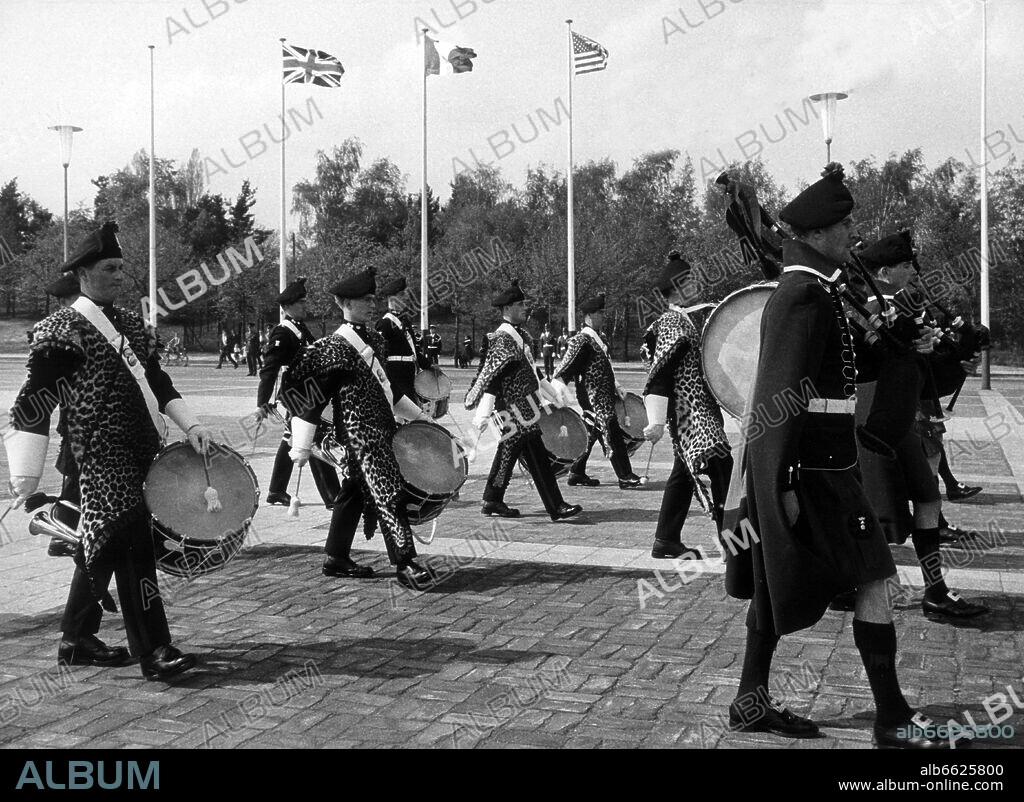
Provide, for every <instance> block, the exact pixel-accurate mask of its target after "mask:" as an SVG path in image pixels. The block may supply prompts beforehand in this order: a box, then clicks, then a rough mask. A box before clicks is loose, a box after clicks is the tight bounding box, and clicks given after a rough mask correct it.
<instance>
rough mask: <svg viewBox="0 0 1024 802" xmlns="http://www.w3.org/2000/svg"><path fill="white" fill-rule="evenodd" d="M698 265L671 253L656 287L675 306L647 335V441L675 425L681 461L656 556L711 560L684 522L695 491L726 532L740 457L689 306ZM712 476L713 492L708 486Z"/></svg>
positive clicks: (661, 520)
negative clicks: (685, 539)
mask: <svg viewBox="0 0 1024 802" xmlns="http://www.w3.org/2000/svg"><path fill="white" fill-rule="evenodd" d="M694 281H695V279H694V278H693V276H692V273H691V270H690V265H688V264H687V263H686V261H685V260H684V259H683V257H682V256H681V255H680V253H679V251H672V252H671V253H669V255H668V262H667V263H666V265H665V267H664V269H663V270H662V271H661V274H660V275H659V276H658V278H657V280H656V281H655V284H654V286H655V288H656V289H657V290H658V291H659V292H660V293H661V294H662V296H663V297H664V298H665V300H666V301H668V311H666V312H665V313H664V314H662V316H661V317H659V318H658V319H657V320H656V321H654V323H652V324H651V326H650V328H648V329H647V331H646V333H645V334H644V344H643V348H642V356H643V359H644V362H645V363H646V364H648V365H649V370H650V374H649V375H648V378H647V386H646V388H645V389H644V406H645V407H646V408H647V419H648V421H649V423H648V425H647V428H646V429H644V436H645V437H646V438H647V439H648V440H650V441H651V442H652V443H657V442H658V441H659V440H660V439H661V438H662V436H663V435H664V433H665V427H666V425H667V426H668V431H669V435H670V437H671V439H672V450H673V452H674V454H675V462H674V464H673V466H672V473H671V474H669V477H668V482H666V484H665V495H664V497H663V498H662V501H661V513H660V515H659V516H658V528H657V530H655V534H654V546H653V548H652V549H651V556H652V557H656V558H664V559H670V558H674V557H682V556H684V555H685V556H687V558H688V559H698V560H699V559H703V555H702V554H701V553H700V551H698V550H697V549H693V548H689V547H688V546H685V545H683V543H682V530H683V524H684V523H686V516H687V513H688V512H689V510H690V499H691V498H692V497H693V495H694V493H696V495H697V499H698V501H699V502H700V504H701V506H702V507H703V508H704V510H705V511H707V512H709V513H711V515H712V517H713V518H714V519H715V524H716V526H717V527H718V531H719V533H721V530H722V510H723V508H724V505H725V497H726V494H727V493H728V491H729V475H730V473H731V472H732V456H731V455H730V449H729V440H728V439H727V438H726V436H725V430H724V428H723V422H722V410H721V409H720V408H719V406H718V402H717V401H715V399H714V396H712V395H711V391H710V390H709V389H708V384H707V380H706V379H705V377H704V367H703V366H702V365H701V361H700V334H699V333H698V332H697V329H696V327H695V326H694V325H693V322H692V321H691V320H690V317H689V315H687V313H686V310H685V309H684V307H683V305H684V303H685V301H686V299H688V298H690V297H691V296H692V295H694V294H695V292H694V291H695V289H696V285H695V284H694ZM701 475H703V477H706V480H708V481H709V483H710V485H711V486H710V489H709V488H708V487H707V486H706V485H705V480H704V479H702V478H701Z"/></svg>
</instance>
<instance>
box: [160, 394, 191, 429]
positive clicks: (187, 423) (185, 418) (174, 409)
mask: <svg viewBox="0 0 1024 802" xmlns="http://www.w3.org/2000/svg"><path fill="white" fill-rule="evenodd" d="M164 414H165V415H166V416H167V417H168V418H170V419H171V420H172V421H174V423H175V425H177V427H178V428H179V429H181V430H182V431H183V432H185V433H186V434H187V433H188V430H189V429H191V428H192V427H193V426H198V425H199V418H197V417H196V416H195V415H194V414H193V412H192V410H190V409H189V408H188V404H187V403H185V399H184V398H175V399H174V400H173V401H168V402H167V406H165V407H164Z"/></svg>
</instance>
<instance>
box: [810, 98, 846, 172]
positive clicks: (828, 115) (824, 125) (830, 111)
mask: <svg viewBox="0 0 1024 802" xmlns="http://www.w3.org/2000/svg"><path fill="white" fill-rule="evenodd" d="M848 97H849V95H848V94H846V92H819V93H818V94H816V95H811V100H812V101H814V102H815V103H824V104H825V113H824V114H822V115H821V129H822V131H823V132H824V134H825V152H826V154H827V158H826V161H825V163H826V164H828V163H830V162H831V161H832V132H833V131H834V130H835V127H836V103H838V102H839V101H840V100H846V98H848Z"/></svg>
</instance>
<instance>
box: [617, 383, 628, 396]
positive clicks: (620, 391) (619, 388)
mask: <svg viewBox="0 0 1024 802" xmlns="http://www.w3.org/2000/svg"><path fill="white" fill-rule="evenodd" d="M615 393H616V395H618V396H619V398H625V397H626V388H625V387H623V386H622V385H621V384H619V383H618V382H615Z"/></svg>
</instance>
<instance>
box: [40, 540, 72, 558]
mask: <svg viewBox="0 0 1024 802" xmlns="http://www.w3.org/2000/svg"><path fill="white" fill-rule="evenodd" d="M77 550H78V546H76V545H74V544H73V543H68V542H67V541H66V540H61V539H60V538H56V537H54V538H50V545H49V546H47V547H46V553H47V554H48V555H49V556H50V557H74V556H75V552H76V551H77Z"/></svg>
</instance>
